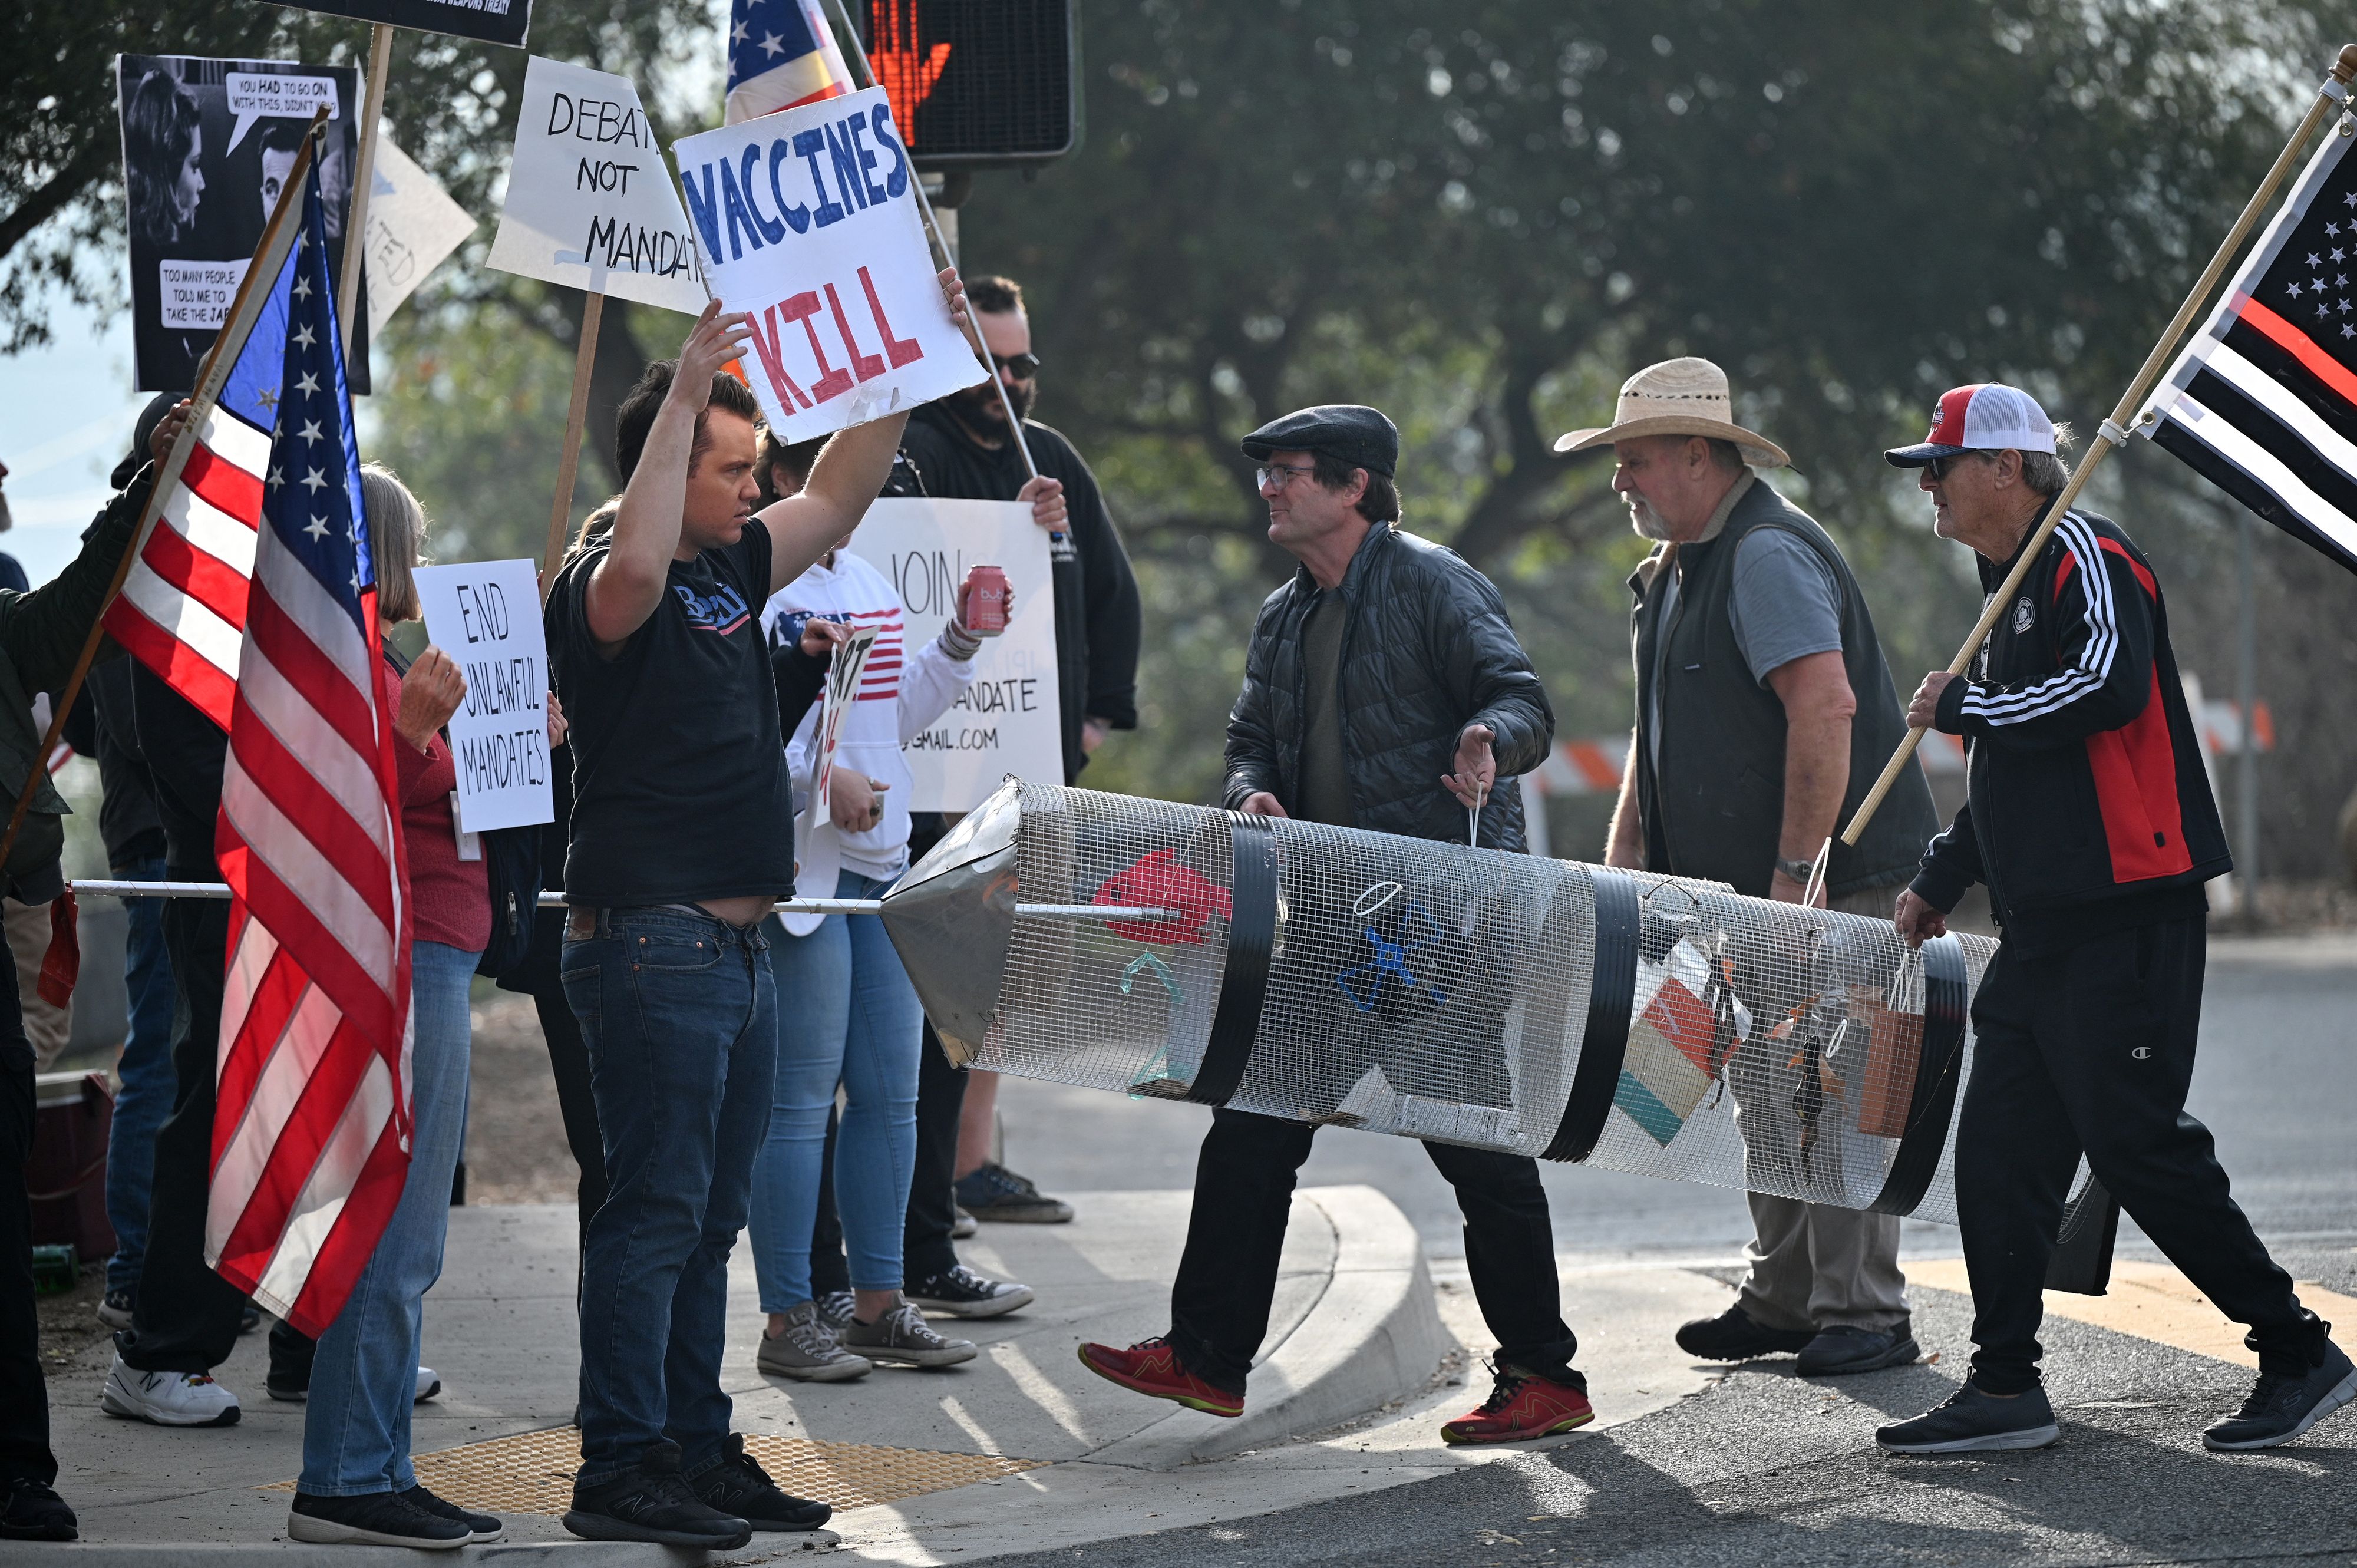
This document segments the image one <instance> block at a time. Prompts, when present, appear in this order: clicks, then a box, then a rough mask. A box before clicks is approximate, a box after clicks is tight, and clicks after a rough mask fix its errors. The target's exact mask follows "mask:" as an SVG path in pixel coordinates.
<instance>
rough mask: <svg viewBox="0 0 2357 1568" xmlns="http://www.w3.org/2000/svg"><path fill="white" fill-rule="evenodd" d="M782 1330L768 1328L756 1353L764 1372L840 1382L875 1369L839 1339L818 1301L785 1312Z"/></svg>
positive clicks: (810, 1380) (755, 1361) (799, 1379)
mask: <svg viewBox="0 0 2357 1568" xmlns="http://www.w3.org/2000/svg"><path fill="white" fill-rule="evenodd" d="M785 1316H786V1326H785V1328H784V1330H783V1332H781V1333H778V1334H771V1333H770V1332H768V1331H767V1330H766V1329H765V1330H763V1331H762V1334H761V1343H760V1345H759V1348H756V1349H755V1350H754V1352H753V1364H754V1365H755V1366H757V1367H759V1368H760V1369H761V1370H763V1371H765V1372H774V1373H775V1374H777V1375H778V1376H779V1377H781V1378H791V1379H793V1380H795V1381H797V1382H803V1383H840V1382H845V1381H847V1380H850V1379H853V1378H864V1377H866V1375H867V1374H868V1373H870V1372H872V1371H874V1370H875V1369H876V1368H875V1366H874V1364H873V1363H871V1362H870V1361H868V1359H866V1357H864V1356H855V1355H853V1354H852V1353H851V1352H850V1351H848V1350H846V1349H845V1348H843V1346H842V1344H841V1343H840V1342H839V1341H838V1340H837V1339H836V1337H835V1333H834V1329H832V1328H830V1327H828V1326H826V1323H825V1321H824V1320H823V1319H822V1318H821V1317H820V1316H819V1307H818V1303H816V1302H814V1301H805V1302H802V1303H801V1304H799V1305H796V1306H795V1307H794V1309H793V1310H792V1311H791V1312H789V1313H787V1314H786V1315H785Z"/></svg>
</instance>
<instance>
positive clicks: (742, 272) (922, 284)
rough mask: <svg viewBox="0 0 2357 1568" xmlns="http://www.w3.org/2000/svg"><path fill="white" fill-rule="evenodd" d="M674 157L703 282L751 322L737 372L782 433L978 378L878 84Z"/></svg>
mask: <svg viewBox="0 0 2357 1568" xmlns="http://www.w3.org/2000/svg"><path fill="white" fill-rule="evenodd" d="M672 156H673V157H675V158H677V159H678V160H679V176H680V182H681V184H682V185H683V187H684V188H685V189H686V191H687V209H688V213H689V216H690V217H691V218H692V219H693V220H694V235H695V242H696V246H697V249H698V251H699V252H700V253H701V254H702V256H703V258H704V274H705V278H706V279H708V280H709V281H710V283H711V285H712V292H713V294H714V295H716V297H718V299H719V300H720V301H721V303H722V304H723V305H725V306H726V307H727V308H728V309H730V310H741V311H743V312H745V313H746V314H747V315H748V316H750V317H752V324H753V349H754V351H753V352H752V353H751V354H748V355H747V356H746V357H745V360H744V365H745V371H746V376H747V379H748V380H749V381H751V383H752V387H753V392H754V394H755V395H756V396H757V397H759V399H760V403H761V411H762V413H764V414H766V415H767V416H768V418H769V423H770V429H771V430H773V431H775V432H776V433H777V436H778V439H779V440H780V441H783V442H787V443H792V442H796V441H807V440H809V439H810V438H811V437H813V436H816V435H827V434H829V433H831V432H833V431H837V430H842V429H845V428H847V427H849V426H851V425H854V424H866V423H867V422H868V421H870V420H873V419H881V418H883V417H884V416H885V415H886V414H888V413H898V412H899V411H900V410H902V409H907V408H914V407H915V406H917V405H918V404H919V403H931V402H932V401H933V400H934V399H935V398H939V397H944V396H947V395H948V394H949V393H951V392H956V391H957V390H959V389H960V388H961V387H970V386H974V385H975V384H977V383H978V382H980V381H982V380H983V370H982V364H981V361H980V360H976V359H975V358H974V349H972V347H970V346H969V345H968V343H967V342H966V338H965V335H964V334H963V333H962V332H960V331H959V330H958V328H957V323H956V322H955V321H954V320H952V318H951V317H950V312H949V306H948V304H947V303H946V302H945V301H944V300H943V299H942V291H941V285H939V284H938V283H937V282H936V281H935V280H934V277H933V266H932V259H931V252H930V251H929V250H928V249H927V247H926V244H925V233H924V225H923V220H921V219H920V218H919V217H918V215H917V193H916V189H915V182H916V173H915V170H914V167H913V166H911V164H910V163H909V152H908V148H907V146H906V145H905V138H904V137H903V136H902V135H901V134H900V131H899V126H898V125H897V124H895V122H894V121H893V118H892V105H891V103H890V101H889V100H888V99H887V98H886V96H885V94H884V91H883V90H882V89H881V88H873V87H871V88H869V89H867V90H866V91H864V92H855V93H852V94H850V95H849V96H847V97H843V98H828V99H823V100H821V101H820V102H816V103H809V104H804V105H803V106H802V108H799V109H786V110H780V112H779V113H775V114H764V115H762V116H761V117H759V119H755V120H748V121H746V122H744V123H743V124H737V125H729V126H726V127H724V128H722V129H720V130H717V131H706V132H705V133H703V134H701V135H694V136H688V137H685V138H683V140H681V141H680V142H678V143H677V144H675V145H673V148H672Z"/></svg>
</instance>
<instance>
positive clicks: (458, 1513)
mask: <svg viewBox="0 0 2357 1568" xmlns="http://www.w3.org/2000/svg"><path fill="white" fill-rule="evenodd" d="M393 1495H394V1496H395V1497H397V1498H400V1499H401V1500H402V1501H403V1502H405V1503H407V1504H408V1505H409V1506H410V1507H411V1508H414V1509H419V1510H421V1511H423V1512H425V1513H430V1514H434V1515H436V1517H438V1518H441V1519H447V1520H457V1522H458V1523H460V1524H463V1525H465V1526H466V1527H467V1532H468V1540H470V1541H475V1542H477V1543H478V1544H480V1543H481V1542H483V1541H497V1540H498V1539H499V1538H500V1536H502V1535H505V1534H506V1533H507V1530H508V1526H507V1521H506V1520H503V1519H501V1518H500V1517H499V1516H498V1515H497V1514H488V1513H477V1512H475V1510H474V1509H462V1508H460V1507H459V1506H458V1505H457V1503H454V1502H451V1501H450V1500H449V1499H448V1498H437V1497H436V1496H435V1495H434V1494H433V1493H432V1492H429V1491H427V1490H426V1489H425V1482H423V1481H420V1482H418V1483H417V1484H416V1485H415V1486H414V1487H410V1488H409V1490H407V1491H405V1492H396V1493H394V1494H393Z"/></svg>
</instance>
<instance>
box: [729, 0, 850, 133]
mask: <svg viewBox="0 0 2357 1568" xmlns="http://www.w3.org/2000/svg"><path fill="white" fill-rule="evenodd" d="M848 91H851V72H850V71H849V70H847V69H845V66H844V63H843V56H842V54H841V52H840V51H838V50H837V49H836V48H835V47H834V34H833V33H832V32H830V31H828V29H827V25H826V17H825V16H823V15H822V14H821V13H820V11H819V0H729V6H728V102H727V107H726V112H725V113H724V114H723V117H722V121H721V123H722V124H727V125H734V124H737V122H738V121H740V120H751V119H755V118H758V117H759V116H760V115H763V114H773V113H777V111H779V110H780V109H791V108H793V107H794V106H796V105H797V104H802V103H813V102H817V101H818V100H819V99H822V98H838V97H841V96H842V95H843V94H844V93H846V92H848Z"/></svg>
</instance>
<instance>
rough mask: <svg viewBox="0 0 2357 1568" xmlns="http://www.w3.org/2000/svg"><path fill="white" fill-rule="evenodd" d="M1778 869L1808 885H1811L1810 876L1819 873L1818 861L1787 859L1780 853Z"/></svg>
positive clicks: (1804, 885)
mask: <svg viewBox="0 0 2357 1568" xmlns="http://www.w3.org/2000/svg"><path fill="white" fill-rule="evenodd" d="M1776 869H1777V870H1779V871H1781V872H1782V873H1783V874H1784V875H1787V876H1789V877H1791V878H1792V880H1793V881H1795V882H1797V883H1799V884H1800V885H1801V886H1803V887H1806V886H1808V885H1809V878H1810V877H1812V876H1814V875H1816V874H1817V863H1816V862H1815V861H1813V860H1786V859H1784V858H1783V857H1782V856H1781V855H1779V856H1777V858H1776Z"/></svg>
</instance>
